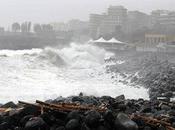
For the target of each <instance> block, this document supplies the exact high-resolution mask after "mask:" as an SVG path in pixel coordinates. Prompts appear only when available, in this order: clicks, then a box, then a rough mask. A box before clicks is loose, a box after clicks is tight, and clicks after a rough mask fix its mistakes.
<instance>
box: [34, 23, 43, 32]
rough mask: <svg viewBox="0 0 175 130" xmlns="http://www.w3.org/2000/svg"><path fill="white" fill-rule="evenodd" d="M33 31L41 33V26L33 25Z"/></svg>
mask: <svg viewBox="0 0 175 130" xmlns="http://www.w3.org/2000/svg"><path fill="white" fill-rule="evenodd" d="M33 30H34V32H35V33H41V32H42V28H41V25H40V24H35V25H34V26H33Z"/></svg>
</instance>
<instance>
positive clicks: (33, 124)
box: [25, 117, 49, 130]
mask: <svg viewBox="0 0 175 130" xmlns="http://www.w3.org/2000/svg"><path fill="white" fill-rule="evenodd" d="M25 129H26V130H48V129H49V128H48V126H47V124H46V123H45V122H44V120H43V119H42V118H40V117H33V118H30V120H29V121H27V123H26V124H25Z"/></svg>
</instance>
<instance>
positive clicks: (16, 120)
mask: <svg viewBox="0 0 175 130" xmlns="http://www.w3.org/2000/svg"><path fill="white" fill-rule="evenodd" d="M36 102H37V103H33V104H31V103H23V102H19V103H18V104H14V103H13V102H8V103H6V104H3V105H2V106H1V107H0V113H1V114H0V130H174V129H175V102H167V101H166V100H163V99H159V100H157V99H156V100H150V101H148V100H144V99H138V100H134V99H125V96H124V95H121V96H118V97H116V98H112V97H110V96H102V97H95V96H84V95H83V94H82V93H81V94H80V95H79V96H71V97H67V98H63V97H58V98H57V99H54V100H47V101H45V102H43V103H42V102H39V101H36Z"/></svg>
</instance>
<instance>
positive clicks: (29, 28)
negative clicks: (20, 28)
mask: <svg viewBox="0 0 175 130" xmlns="http://www.w3.org/2000/svg"><path fill="white" fill-rule="evenodd" d="M31 25H32V23H31V22H28V24H27V32H30V30H31Z"/></svg>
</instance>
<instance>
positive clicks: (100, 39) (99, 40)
mask: <svg viewBox="0 0 175 130" xmlns="http://www.w3.org/2000/svg"><path fill="white" fill-rule="evenodd" d="M94 42H95V43H97V42H100V43H102V42H105V43H106V42H107V41H106V40H105V39H104V38H103V37H101V38H99V39H98V40H95V41H94Z"/></svg>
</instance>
